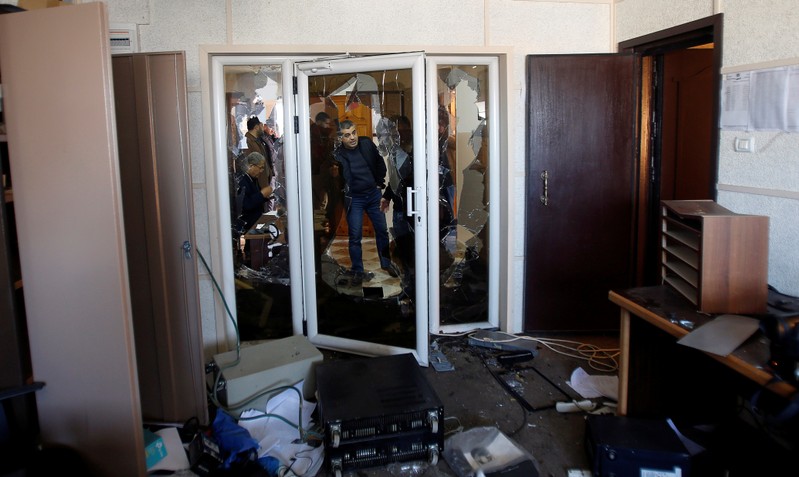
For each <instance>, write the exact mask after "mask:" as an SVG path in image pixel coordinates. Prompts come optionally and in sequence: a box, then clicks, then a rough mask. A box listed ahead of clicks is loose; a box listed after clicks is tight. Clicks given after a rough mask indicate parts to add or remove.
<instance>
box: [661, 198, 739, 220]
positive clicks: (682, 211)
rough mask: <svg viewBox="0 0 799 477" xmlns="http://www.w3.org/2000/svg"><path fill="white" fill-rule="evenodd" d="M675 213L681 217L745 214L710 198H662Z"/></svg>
mask: <svg viewBox="0 0 799 477" xmlns="http://www.w3.org/2000/svg"><path fill="white" fill-rule="evenodd" d="M661 203H662V204H663V206H664V207H667V208H668V209H670V210H671V211H673V212H674V213H675V214H677V215H680V216H683V217H703V216H705V217H713V216H729V215H736V216H747V215H749V214H738V213H736V212H733V211H731V210H729V209H725V208H724V207H722V206H720V205H719V204H717V203H716V202H715V201H712V200H664V201H662V202H661Z"/></svg>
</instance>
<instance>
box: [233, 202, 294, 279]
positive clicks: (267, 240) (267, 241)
mask: <svg viewBox="0 0 799 477" xmlns="http://www.w3.org/2000/svg"><path fill="white" fill-rule="evenodd" d="M271 224H274V225H275V226H277V230H278V236H277V237H276V238H273V237H272V235H271V234H270V233H269V232H267V230H268V226H269V225H271ZM285 232H286V226H285V217H277V216H275V215H267V214H263V215H261V217H260V218H259V219H258V221H257V222H255V224H254V225H253V226H252V228H250V230H248V231H247V233H246V234H244V237H243V238H244V240H246V241H247V243H248V244H249V254H250V267H251V268H253V269H255V270H258V269H259V268H261V267H263V266H264V265H265V264H266V262H268V261H269V249H268V248H267V246H268V245H271V244H273V243H280V244H282V245H286V233H285Z"/></svg>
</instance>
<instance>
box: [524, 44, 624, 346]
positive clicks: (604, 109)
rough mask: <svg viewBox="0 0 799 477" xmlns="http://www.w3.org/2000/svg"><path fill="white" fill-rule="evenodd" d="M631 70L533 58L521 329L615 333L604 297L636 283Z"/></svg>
mask: <svg viewBox="0 0 799 477" xmlns="http://www.w3.org/2000/svg"><path fill="white" fill-rule="evenodd" d="M633 68H634V62H633V56H632V55H600V54H597V55H543V56H537V55H532V56H528V57H527V216H526V219H527V223H526V230H527V243H526V265H525V276H526V281H525V292H526V293H525V322H524V329H525V331H547V330H551V331H555V330H558V331H578V330H583V331H585V330H607V329H617V328H618V321H619V318H618V317H619V314H618V308H617V307H614V306H612V305H611V303H610V302H609V301H608V291H609V290H610V289H612V288H618V287H627V286H630V285H631V280H630V277H631V269H630V268H631V267H630V263H631V256H632V247H631V235H632V217H633V198H634V194H633V191H634V183H635V179H634V177H635V170H634V159H633V158H634V140H633V139H634V124H635V121H634V118H635V117H634V113H635V88H634V82H633V77H634V74H633ZM544 172H546V176H547V179H546V181H544V179H542V173H544ZM545 182H546V184H545ZM545 194H546V196H547V198H546V204H544V201H543V200H542V196H543V195H545Z"/></svg>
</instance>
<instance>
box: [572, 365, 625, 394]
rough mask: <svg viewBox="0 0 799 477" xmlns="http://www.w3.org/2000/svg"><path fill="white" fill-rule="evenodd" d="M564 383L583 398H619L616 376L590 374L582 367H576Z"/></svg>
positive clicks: (617, 378)
mask: <svg viewBox="0 0 799 477" xmlns="http://www.w3.org/2000/svg"><path fill="white" fill-rule="evenodd" d="M566 384H568V385H569V386H571V387H572V389H574V390H575V391H577V393H578V394H579V395H580V396H582V397H584V398H585V399H593V398H598V397H606V398H608V399H612V400H614V401H618V400H619V377H618V376H606V375H598V376H591V375H589V374H588V373H586V372H585V370H584V369H583V368H577V369H575V370H574V371H572V375H571V378H570V380H569V381H567V382H566Z"/></svg>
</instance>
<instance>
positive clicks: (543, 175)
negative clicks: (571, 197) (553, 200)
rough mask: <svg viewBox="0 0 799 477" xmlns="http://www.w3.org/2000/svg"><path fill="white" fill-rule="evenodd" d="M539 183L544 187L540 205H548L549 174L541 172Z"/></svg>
mask: <svg viewBox="0 0 799 477" xmlns="http://www.w3.org/2000/svg"><path fill="white" fill-rule="evenodd" d="M541 182H542V183H543V185H544V193H543V194H541V203H542V204H544V205H549V172H547V171H543V172H542V173H541Z"/></svg>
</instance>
